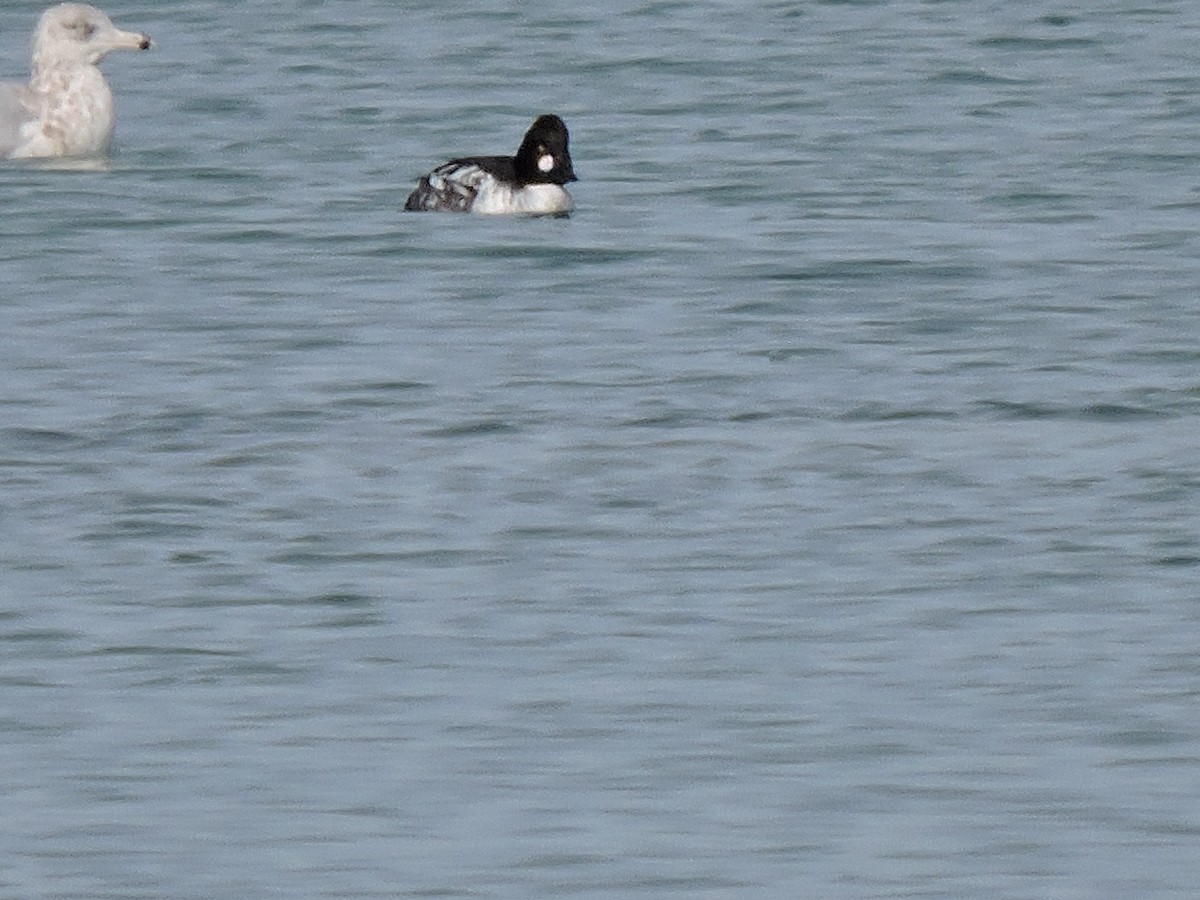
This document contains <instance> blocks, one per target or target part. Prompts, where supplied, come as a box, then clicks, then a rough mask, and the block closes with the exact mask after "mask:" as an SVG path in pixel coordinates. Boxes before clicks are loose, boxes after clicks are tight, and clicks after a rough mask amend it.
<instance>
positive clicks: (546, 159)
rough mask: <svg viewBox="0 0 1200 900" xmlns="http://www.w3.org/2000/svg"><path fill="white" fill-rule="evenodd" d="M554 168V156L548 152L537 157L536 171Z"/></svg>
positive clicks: (546, 170)
mask: <svg viewBox="0 0 1200 900" xmlns="http://www.w3.org/2000/svg"><path fill="white" fill-rule="evenodd" d="M553 168H554V157H553V156H551V155H550V154H549V153H547V154H545V155H544V156H539V157H538V171H539V172H549V171H550V170H551V169H553Z"/></svg>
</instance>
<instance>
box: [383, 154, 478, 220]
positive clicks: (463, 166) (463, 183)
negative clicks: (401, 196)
mask: <svg viewBox="0 0 1200 900" xmlns="http://www.w3.org/2000/svg"><path fill="white" fill-rule="evenodd" d="M487 177H489V176H488V173H487V171H485V170H484V168H483V167H482V166H480V165H479V164H478V163H477V162H474V161H472V160H467V159H458V160H455V161H454V162H448V163H446V164H445V165H442V166H438V167H437V168H436V169H434V170H433V171H432V172H430V173H429V174H428V175H425V176H423V177H422V178H421V181H420V182H419V183H418V184H417V188H416V190H414V191H413V192H412V193H411V194H409V195H408V201H407V202H406V203H405V204H404V208H405V209H406V210H410V211H417V212H470V211H471V205H472V204H473V203H474V202H475V198H476V196H478V194H479V187H480V184H481V183H482V182H483V180H484V179H485V178H487Z"/></svg>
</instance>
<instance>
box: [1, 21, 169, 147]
mask: <svg viewBox="0 0 1200 900" xmlns="http://www.w3.org/2000/svg"><path fill="white" fill-rule="evenodd" d="M149 47H150V38H148V37H146V35H144V34H138V33H136V32H132V31H121V30H120V29H119V28H117V26H115V25H114V24H113V23H112V22H111V21H110V20H109V18H108V16H106V15H105V14H104V13H102V12H101V11H100V10H98V9H96V8H95V7H94V6H88V5H87V4H85V3H60V4H59V5H58V6H52V7H50V8H49V9H48V10H46V11H45V12H44V13H42V17H41V19H39V20H38V25H37V30H35V31H34V33H33V66H32V75H31V77H30V79H29V83H28V84H21V83H19V82H0V157H7V158H8V159H34V158H46V157H62V156H99V155H102V154H104V153H105V152H106V151H107V150H108V147H109V144H110V143H111V142H112V133H113V124H114V116H113V96H112V90H111V89H110V88H109V86H108V82H107V81H106V80H105V79H104V75H103V73H102V72H101V71H100V69H99V66H98V64H99V62H100V60H102V59H104V57H105V56H107V55H108V54H109V53H110V52H111V51H113V50H146V49H149Z"/></svg>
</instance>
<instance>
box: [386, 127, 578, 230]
mask: <svg viewBox="0 0 1200 900" xmlns="http://www.w3.org/2000/svg"><path fill="white" fill-rule="evenodd" d="M569 145H570V135H569V134H568V132H567V126H566V123H565V122H563V120H562V119H561V118H559V117H558V116H556V115H543V116H538V117H537V119H535V120H534V122H533V124H532V125H530V126H529V130H528V131H526V132H525V137H524V138H522V139H521V145H520V146H519V147H518V148H517V153H516V155H515V156H464V157H460V158H458V159H453V160H451V161H450V162H448V163H444V164H442V165H440V166H438V167H437V168H436V169H434V170H433V171H431V172H429V173H428V174H427V175H423V176H421V179H420V181H419V182H418V183H417V187H416V189H415V190H413V192H412V193H411V194H409V195H408V200H407V201H406V202H405V204H404V208H405V210H407V211H409V212H464V213H475V214H477V215H524V216H565V215H567V214H568V213H569V212H571V210H572V209H574V207H575V204H574V201H573V200H572V199H571V195H570V193H568V192H567V189H566V188H565V187H564V185H566V184H569V183H570V182H572V181H578V179H577V178H576V177H575V169H574V167H573V165H572V163H571V152H570V146H569Z"/></svg>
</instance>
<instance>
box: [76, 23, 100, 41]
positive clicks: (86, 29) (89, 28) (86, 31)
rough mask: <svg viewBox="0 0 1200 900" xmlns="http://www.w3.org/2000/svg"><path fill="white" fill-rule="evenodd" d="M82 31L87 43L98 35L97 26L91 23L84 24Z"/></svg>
mask: <svg viewBox="0 0 1200 900" xmlns="http://www.w3.org/2000/svg"><path fill="white" fill-rule="evenodd" d="M80 30H81V31H82V32H83V39H84V40H85V41H86V40H87V39H88V38H90V37H91V36H92V35H93V34H95V33H96V26H95V25H93V24H92V23H91V22H84V23H83V27H82V28H81V29H80Z"/></svg>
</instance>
